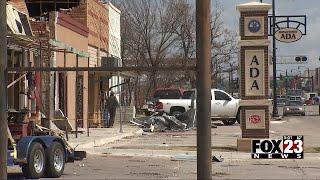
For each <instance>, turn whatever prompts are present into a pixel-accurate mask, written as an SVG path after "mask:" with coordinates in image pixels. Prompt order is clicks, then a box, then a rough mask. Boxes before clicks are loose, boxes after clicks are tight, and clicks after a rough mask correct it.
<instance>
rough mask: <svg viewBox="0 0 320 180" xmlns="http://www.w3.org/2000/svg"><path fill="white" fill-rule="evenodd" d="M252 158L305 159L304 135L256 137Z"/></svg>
mask: <svg viewBox="0 0 320 180" xmlns="http://www.w3.org/2000/svg"><path fill="white" fill-rule="evenodd" d="M251 148H252V149H251V157H252V159H303V136H283V139H254V140H252V146H251Z"/></svg>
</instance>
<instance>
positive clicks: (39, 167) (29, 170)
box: [22, 142, 46, 179]
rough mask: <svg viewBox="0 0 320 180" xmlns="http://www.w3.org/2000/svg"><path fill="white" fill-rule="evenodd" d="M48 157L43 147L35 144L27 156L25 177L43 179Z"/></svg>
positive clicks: (24, 168)
mask: <svg viewBox="0 0 320 180" xmlns="http://www.w3.org/2000/svg"><path fill="white" fill-rule="evenodd" d="M45 162H46V156H45V153H44V149H43V147H42V145H41V144H40V143H38V142H33V143H32V144H31V145H30V149H29V153H28V156H27V164H25V165H22V172H23V175H24V176H25V177H26V178H28V179H38V178H41V177H42V176H43V174H44V171H45V166H46V165H45Z"/></svg>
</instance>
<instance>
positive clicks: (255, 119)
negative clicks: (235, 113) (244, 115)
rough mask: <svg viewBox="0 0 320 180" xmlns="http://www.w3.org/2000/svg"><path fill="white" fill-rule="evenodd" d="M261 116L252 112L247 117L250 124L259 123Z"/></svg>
mask: <svg viewBox="0 0 320 180" xmlns="http://www.w3.org/2000/svg"><path fill="white" fill-rule="evenodd" d="M261 119H262V118H261V116H259V115H256V114H254V115H251V116H250V117H249V121H250V122H251V123H252V124H258V123H260V122H261Z"/></svg>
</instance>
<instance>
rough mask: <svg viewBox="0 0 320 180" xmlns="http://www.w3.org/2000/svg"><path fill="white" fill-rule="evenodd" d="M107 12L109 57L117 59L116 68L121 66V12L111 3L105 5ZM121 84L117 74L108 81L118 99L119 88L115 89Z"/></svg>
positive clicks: (120, 78)
mask: <svg viewBox="0 0 320 180" xmlns="http://www.w3.org/2000/svg"><path fill="white" fill-rule="evenodd" d="M107 7H108V11H109V50H108V51H109V57H115V58H116V59H118V62H117V63H118V66H122V61H121V25H120V18H121V11H120V10H119V9H118V8H117V7H115V6H114V5H113V4H112V3H111V2H108V4H107ZM122 82H123V78H122V77H121V76H120V77H118V74H117V73H114V74H113V76H112V77H111V79H110V80H109V87H110V88H111V91H113V92H114V93H115V95H116V97H117V98H118V99H119V94H120V92H121V87H120V86H118V87H115V86H117V85H119V84H121V83H122ZM112 87H114V88H112Z"/></svg>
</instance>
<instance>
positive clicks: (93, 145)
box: [69, 129, 143, 149]
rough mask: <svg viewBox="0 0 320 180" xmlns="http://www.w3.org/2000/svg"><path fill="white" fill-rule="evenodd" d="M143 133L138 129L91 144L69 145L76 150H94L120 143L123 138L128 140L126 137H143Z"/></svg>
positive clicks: (97, 140)
mask: <svg viewBox="0 0 320 180" xmlns="http://www.w3.org/2000/svg"><path fill="white" fill-rule="evenodd" d="M142 133H143V130H142V129H138V130H137V131H135V132H129V133H123V134H119V135H117V136H113V137H105V138H97V139H94V140H93V141H91V142H85V143H76V142H72V143H70V142H69V144H70V146H71V147H73V148H74V147H76V149H89V148H93V147H99V146H103V145H105V144H109V143H112V142H114V141H118V140H121V139H123V138H126V137H130V136H136V135H142Z"/></svg>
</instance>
